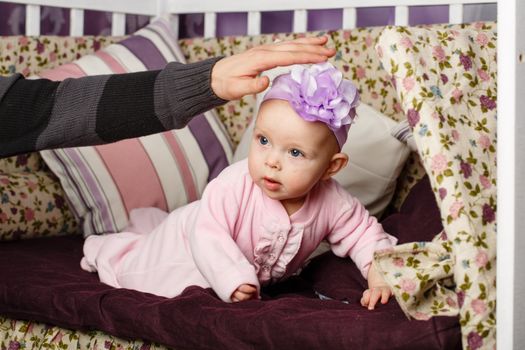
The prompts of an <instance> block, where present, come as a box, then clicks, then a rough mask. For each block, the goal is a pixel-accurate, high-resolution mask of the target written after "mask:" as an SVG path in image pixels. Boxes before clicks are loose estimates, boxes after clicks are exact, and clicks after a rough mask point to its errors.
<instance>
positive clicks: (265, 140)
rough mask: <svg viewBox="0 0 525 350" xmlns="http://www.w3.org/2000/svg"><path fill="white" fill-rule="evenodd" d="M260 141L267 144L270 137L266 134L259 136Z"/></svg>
mask: <svg viewBox="0 0 525 350" xmlns="http://www.w3.org/2000/svg"><path fill="white" fill-rule="evenodd" d="M259 143H260V144H261V145H267V144H268V139H267V138H266V137H264V136H259Z"/></svg>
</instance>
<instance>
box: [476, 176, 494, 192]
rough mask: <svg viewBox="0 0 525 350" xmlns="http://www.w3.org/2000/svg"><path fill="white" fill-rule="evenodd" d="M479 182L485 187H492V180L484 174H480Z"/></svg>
mask: <svg viewBox="0 0 525 350" xmlns="http://www.w3.org/2000/svg"><path fill="white" fill-rule="evenodd" d="M479 183H480V184H481V186H483V188H484V189H489V188H491V187H492V184H491V183H490V180H489V179H488V178H487V177H485V176H483V175H480V176H479Z"/></svg>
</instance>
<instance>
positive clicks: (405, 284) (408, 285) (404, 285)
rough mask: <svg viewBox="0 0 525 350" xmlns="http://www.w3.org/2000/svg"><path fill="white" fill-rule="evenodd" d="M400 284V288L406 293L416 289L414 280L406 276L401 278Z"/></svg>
mask: <svg viewBox="0 0 525 350" xmlns="http://www.w3.org/2000/svg"><path fill="white" fill-rule="evenodd" d="M400 285H401V289H402V290H403V291H404V292H407V293H412V292H413V291H415V290H416V282H414V281H413V280H411V279H408V278H404V279H402V280H401V283H400Z"/></svg>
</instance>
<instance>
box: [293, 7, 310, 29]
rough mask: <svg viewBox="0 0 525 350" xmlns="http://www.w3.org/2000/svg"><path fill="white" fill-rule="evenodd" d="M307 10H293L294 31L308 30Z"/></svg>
mask: <svg viewBox="0 0 525 350" xmlns="http://www.w3.org/2000/svg"><path fill="white" fill-rule="evenodd" d="M307 15H308V14H307V12H306V10H295V11H294V12H293V31H294V32H295V33H304V32H306V28H307V22H308V16H307Z"/></svg>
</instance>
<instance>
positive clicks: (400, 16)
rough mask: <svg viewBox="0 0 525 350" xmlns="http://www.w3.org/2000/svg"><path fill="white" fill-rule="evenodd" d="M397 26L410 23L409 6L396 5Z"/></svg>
mask: <svg viewBox="0 0 525 350" xmlns="http://www.w3.org/2000/svg"><path fill="white" fill-rule="evenodd" d="M395 16H396V19H395V24H396V26H407V25H408V6H396V15H395Z"/></svg>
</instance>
